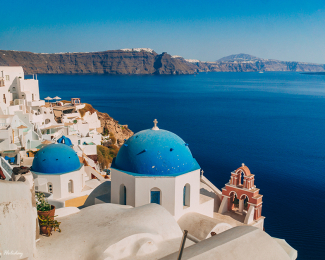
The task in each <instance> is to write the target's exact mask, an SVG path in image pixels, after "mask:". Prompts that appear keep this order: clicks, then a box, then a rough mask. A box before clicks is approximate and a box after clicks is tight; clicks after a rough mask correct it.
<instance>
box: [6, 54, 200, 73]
mask: <svg viewBox="0 0 325 260" xmlns="http://www.w3.org/2000/svg"><path fill="white" fill-rule="evenodd" d="M148 50H149V51H148ZM0 66H22V67H23V68H24V71H25V73H26V74H46V73H51V74H71V73H98V74H193V73H194V72H195V70H194V69H193V66H192V65H191V64H189V63H188V62H186V61H185V60H184V59H173V58H172V57H171V56H170V55H169V54H167V53H165V52H164V53H162V54H160V55H158V54H157V53H156V52H154V51H152V50H150V49H128V50H115V51H103V52H89V53H58V54H45V53H43V54H42V53H32V52H25V51H2V50H0Z"/></svg>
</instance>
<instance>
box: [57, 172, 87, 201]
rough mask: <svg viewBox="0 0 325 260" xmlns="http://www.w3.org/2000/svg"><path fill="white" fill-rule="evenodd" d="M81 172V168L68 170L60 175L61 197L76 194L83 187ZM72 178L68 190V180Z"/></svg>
mask: <svg viewBox="0 0 325 260" xmlns="http://www.w3.org/2000/svg"><path fill="white" fill-rule="evenodd" d="M83 174H84V171H82V170H81V169H80V170H78V171H74V172H69V173H65V174H61V175H60V179H61V198H66V197H69V196H72V195H78V194H80V193H81V191H82V189H83V186H84V185H83V182H84V181H83ZM70 180H72V184H73V185H72V190H71V192H69V181H70Z"/></svg>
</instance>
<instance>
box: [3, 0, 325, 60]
mask: <svg viewBox="0 0 325 260" xmlns="http://www.w3.org/2000/svg"><path fill="white" fill-rule="evenodd" d="M0 9H1V16H0V49H3V50H20V51H32V52H46V53H53V52H89V51H104V50H114V49H122V48H139V47H148V48H152V49H154V50H155V51H156V52H158V53H161V52H163V51H166V52H168V53H169V54H172V55H180V56H183V57H184V58H192V59H199V60H207V61H214V60H217V59H219V58H221V57H224V56H227V55H230V54H237V53H247V54H251V55H255V56H258V57H261V58H269V59H279V60H286V61H305V62H316V63H325V0H319V1H316V0H305V1H301V0H280V1H279V0H272V1H271V0H270V1H269V0H261V1H249V0H223V1H217V0H210V1H206V0H200V1H195V0H186V1H177V0H173V1H170V0H162V1H157V0H151V1H149V0H148V1H142V0H138V1H128V0H115V1H109V0H106V1H96V0H93V1H84V0H79V1H68V0H66V1H61V0H54V1H53V0H52V1H47V0H44V1H38V0H36V1H28V0H18V1H15V0H10V1H2V2H1V7H0Z"/></svg>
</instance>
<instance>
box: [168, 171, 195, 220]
mask: <svg viewBox="0 0 325 260" xmlns="http://www.w3.org/2000/svg"><path fill="white" fill-rule="evenodd" d="M187 183H188V184H189V185H190V205H189V206H184V205H183V192H184V186H185V185H186V184H187ZM199 209H200V169H198V170H195V171H192V172H189V173H186V174H182V175H180V176H177V177H176V178H175V214H174V217H175V219H176V220H177V219H179V218H180V217H181V216H182V215H184V214H186V213H188V212H198V211H199Z"/></svg>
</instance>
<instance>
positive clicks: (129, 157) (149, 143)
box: [112, 129, 197, 176]
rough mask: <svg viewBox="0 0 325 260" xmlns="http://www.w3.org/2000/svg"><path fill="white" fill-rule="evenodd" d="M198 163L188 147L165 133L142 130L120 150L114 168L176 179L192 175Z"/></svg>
mask: <svg viewBox="0 0 325 260" xmlns="http://www.w3.org/2000/svg"><path fill="white" fill-rule="evenodd" d="M195 166H197V162H196V161H195V159H194V158H193V156H192V153H191V151H190V149H189V148H188V146H187V144H186V143H185V142H184V141H183V140H182V139H181V138H180V137H179V136H177V135H175V134H173V133H171V132H169V131H166V130H151V129H148V130H143V131H141V132H138V133H136V134H134V135H133V136H132V137H130V138H129V139H128V140H127V141H126V142H125V143H124V145H123V146H122V147H121V148H120V150H119V152H118V154H117V156H116V158H115V160H114V162H113V165H112V167H113V168H115V169H118V170H122V171H127V172H131V173H140V174H149V175H161V176H163V175H173V174H178V173H185V172H189V171H192V170H193V168H194V167H195Z"/></svg>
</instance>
